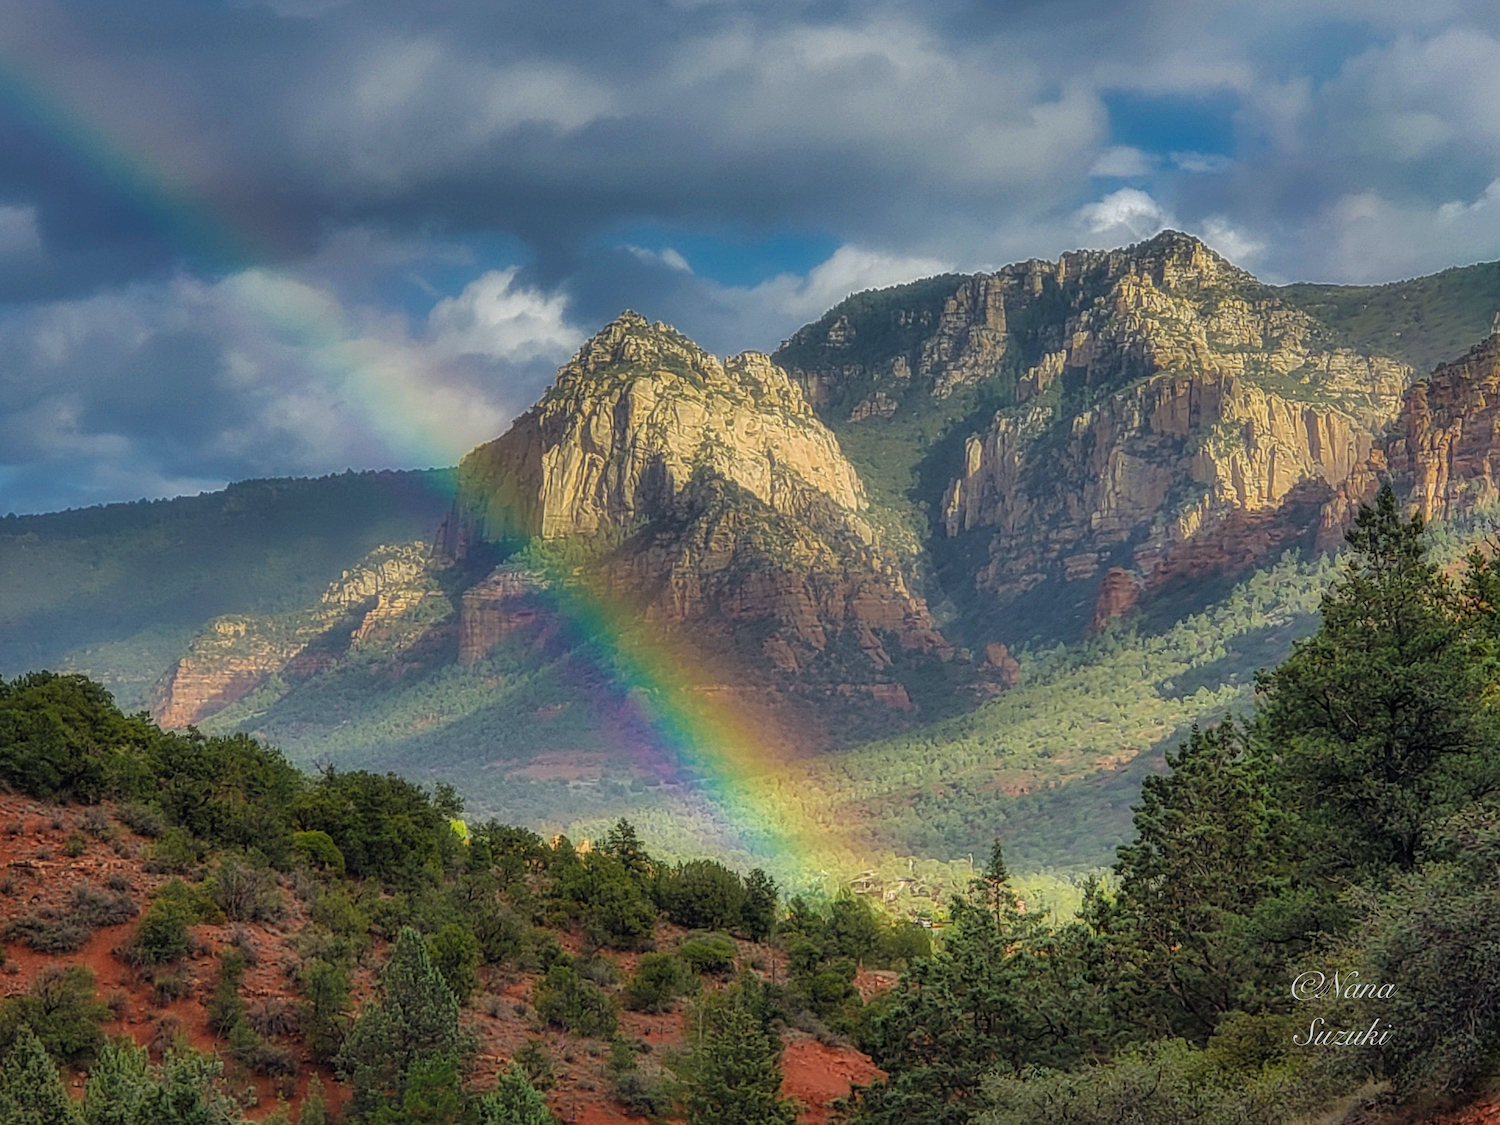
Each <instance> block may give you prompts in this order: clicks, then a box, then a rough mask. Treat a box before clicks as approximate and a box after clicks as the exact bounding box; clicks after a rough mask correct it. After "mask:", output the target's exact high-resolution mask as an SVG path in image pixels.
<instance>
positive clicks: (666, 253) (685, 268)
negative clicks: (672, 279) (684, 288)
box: [622, 244, 693, 273]
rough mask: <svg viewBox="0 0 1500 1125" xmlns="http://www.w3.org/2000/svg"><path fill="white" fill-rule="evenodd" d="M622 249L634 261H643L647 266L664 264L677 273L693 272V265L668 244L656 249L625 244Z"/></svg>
mask: <svg viewBox="0 0 1500 1125" xmlns="http://www.w3.org/2000/svg"><path fill="white" fill-rule="evenodd" d="M622 249H624V250H626V251H627V252H628V253H629V254H630V255H631V257H633V258H635V260H636V261H638V262H644V263H646V265H648V266H666V267H667V268H668V269H669V270H677V271H678V272H679V273H692V272H693V267H692V266H690V265H689V264H688V260H687V259H686V258H684V257H683V256H682V255H681V254H679V253H678V252H677V251H676V250H674V249H672V247H670V246H668V247H667V248H666V249H664V250H661V251H656V250H647V249H646V248H645V247H644V246H631V245H629V244H626V245H625V246H624V247H623V248H622Z"/></svg>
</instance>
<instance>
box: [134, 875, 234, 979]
mask: <svg viewBox="0 0 1500 1125" xmlns="http://www.w3.org/2000/svg"><path fill="white" fill-rule="evenodd" d="M222 919H223V916H222V914H221V913H220V912H219V908H218V907H217V906H216V905H215V904H214V902H213V900H212V899H210V898H208V897H207V896H205V895H204V894H203V893H202V892H201V891H195V890H193V889H192V888H191V887H189V886H188V885H187V884H185V883H183V882H182V881H181V880H180V879H173V880H172V881H171V882H170V883H168V884H167V885H166V886H164V887H162V889H161V890H159V891H157V892H156V899H155V901H153V902H152V903H151V907H150V909H148V910H147V911H146V913H145V915H144V916H143V917H142V918H141V924H140V925H139V926H137V927H136V930H135V936H134V937H133V938H131V940H130V943H129V944H128V945H127V946H126V947H125V948H124V949H123V950H122V951H121V954H122V956H123V957H124V958H125V960H126V961H128V962H129V963H130V964H132V965H136V966H142V965H165V964H168V963H170V962H172V961H176V960H178V959H180V958H181V957H183V956H184V955H186V953H187V951H188V927H189V926H191V925H195V924H197V923H198V922H203V921H222Z"/></svg>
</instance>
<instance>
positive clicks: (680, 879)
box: [657, 859, 745, 930]
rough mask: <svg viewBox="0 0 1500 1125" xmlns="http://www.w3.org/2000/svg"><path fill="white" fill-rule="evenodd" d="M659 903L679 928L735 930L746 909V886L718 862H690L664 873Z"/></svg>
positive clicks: (710, 860)
mask: <svg viewBox="0 0 1500 1125" xmlns="http://www.w3.org/2000/svg"><path fill="white" fill-rule="evenodd" d="M657 902H658V903H659V904H660V905H661V908H662V909H663V910H665V911H666V912H667V916H668V917H670V918H671V919H672V921H674V922H676V923H677V924H678V925H679V926H686V927H688V928H689V929H694V930H735V929H739V926H740V912H741V911H742V910H743V909H744V906H745V884H744V881H743V880H742V879H741V878H740V877H739V875H737V874H736V873H735V872H733V871H731V870H729V868H727V867H725V866H724V865H723V864H722V863H719V862H717V861H716V860H712V859H694V860H689V861H688V862H687V863H679V864H678V865H677V866H676V867H675V868H673V869H672V870H670V871H664V872H662V873H661V878H660V880H659V883H658V891H657Z"/></svg>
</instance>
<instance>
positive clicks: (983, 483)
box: [778, 232, 1412, 603]
mask: <svg viewBox="0 0 1500 1125" xmlns="http://www.w3.org/2000/svg"><path fill="white" fill-rule="evenodd" d="M908 291H909V292H908ZM858 300H859V299H851V302H849V304H851V305H853V304H855V302H856V301H858ZM859 307H860V308H862V309H865V310H866V312H865V314H864V319H861V318H860V317H859V316H851V315H849V314H847V313H840V312H839V310H835V312H834V313H831V314H830V316H838V317H841V318H842V320H843V321H844V322H845V323H844V327H843V328H842V329H841V331H840V332H839V333H837V334H834V333H831V332H830V330H829V328H828V325H827V324H826V323H825V322H826V321H827V319H828V318H825V322H819V323H818V324H817V325H810V326H809V327H808V328H805V329H803V330H802V331H801V332H799V333H798V334H797V335H796V336H794V337H793V339H792V340H791V341H789V342H788V344H787V345H786V347H785V348H784V349H783V351H782V352H778V358H779V359H781V360H782V362H785V363H787V364H789V365H791V366H792V368H793V375H794V377H795V378H796V379H797V380H798V381H799V383H801V384H802V385H803V386H804V387H807V388H810V389H811V391H812V393H814V394H815V395H817V396H818V397H819V398H820V399H821V400H822V401H825V402H827V403H830V404H834V405H836V404H838V403H840V402H842V401H843V399H842V398H841V397H840V396H841V395H842V396H844V397H849V396H851V395H858V396H860V397H861V399H862V401H869V402H874V401H876V398H877V396H879V395H882V394H883V395H885V396H886V397H887V398H888V399H899V401H900V406H899V407H898V408H897V409H896V410H893V411H891V412H890V415H888V416H890V417H893V418H894V420H895V421H897V422H899V421H900V419H901V418H902V411H907V412H909V413H911V414H913V416H916V415H919V414H921V412H923V411H926V412H927V413H928V414H929V415H930V414H931V412H932V411H933V409H934V408H933V406H931V405H930V403H931V402H933V401H934V400H939V399H942V398H944V397H945V396H948V395H952V394H954V393H955V390H956V389H957V388H962V387H965V386H970V385H973V384H975V383H977V382H980V381H983V380H988V381H989V383H988V385H989V386H990V387H991V388H994V389H995V390H996V392H997V393H998V395H999V397H1000V400H1001V402H1002V405H1001V407H1000V408H999V409H998V410H993V409H992V410H991V411H990V413H989V414H988V415H984V416H976V417H975V418H973V419H972V421H971V422H970V423H969V424H971V425H973V426H974V429H973V430H971V431H970V433H969V435H968V437H967V440H966V441H965V442H964V443H963V447H962V452H961V454H960V455H959V457H958V459H957V462H956V463H954V464H953V465H952V467H951V469H950V470H949V473H948V474H947V476H948V480H949V483H948V486H947V488H946V490H945V491H944V492H943V494H942V496H941V498H940V500H939V511H938V512H937V513H936V515H937V519H936V520H935V521H934V522H935V523H936V525H937V526H936V527H935V529H934V530H935V533H936V534H938V535H940V536H944V537H947V538H949V539H956V538H958V537H961V536H966V535H972V534H980V535H985V536H988V537H989V538H990V546H989V550H988V560H987V561H986V562H983V563H982V564H980V565H979V566H978V567H977V570H976V573H975V575H974V582H975V584H976V585H977V587H978V588H979V589H980V590H982V591H986V592H988V594H990V595H992V596H993V597H995V598H996V599H998V600H999V601H1000V602H1001V603H1005V602H1009V601H1013V600H1014V599H1016V598H1018V597H1020V596H1021V595H1023V594H1024V593H1025V592H1026V591H1027V590H1029V589H1031V588H1032V587H1034V586H1036V585H1037V584H1039V583H1042V582H1044V581H1048V580H1061V581H1065V582H1079V581H1090V580H1092V581H1097V580H1098V578H1097V575H1098V573H1099V572H1100V571H1101V570H1105V569H1108V568H1109V567H1110V566H1123V567H1125V568H1127V569H1129V570H1131V571H1133V572H1134V573H1135V574H1137V575H1138V576H1139V577H1140V579H1141V581H1142V582H1143V583H1145V584H1146V585H1147V586H1151V585H1156V584H1160V583H1161V582H1162V581H1164V580H1166V578H1168V577H1171V576H1182V575H1186V574H1191V573H1202V571H1201V570H1200V569H1198V568H1202V567H1207V568H1209V569H1214V568H1217V567H1219V566H1229V565H1240V564H1241V562H1242V561H1243V560H1245V559H1246V557H1247V553H1248V556H1249V561H1252V562H1253V561H1255V559H1257V558H1259V557H1263V556H1261V555H1259V554H1258V552H1260V551H1263V550H1272V549H1275V547H1276V546H1277V545H1279V544H1281V543H1284V542H1285V540H1286V539H1287V538H1288V537H1289V536H1291V535H1292V534H1293V533H1294V531H1295V533H1296V534H1301V533H1302V532H1304V531H1306V529H1307V524H1306V522H1302V523H1301V524H1300V525H1299V524H1297V521H1299V520H1304V521H1305V518H1306V511H1305V509H1307V507H1308V505H1309V504H1311V505H1312V509H1313V511H1314V512H1316V507H1317V504H1318V503H1321V502H1322V501H1323V500H1326V499H1328V498H1329V497H1330V496H1331V495H1333V494H1334V491H1335V490H1336V489H1337V488H1338V487H1339V486H1340V485H1341V484H1342V483H1343V481H1344V480H1345V479H1346V478H1347V477H1348V476H1349V474H1350V473H1351V471H1353V470H1354V469H1355V467H1356V466H1357V465H1360V464H1361V463H1363V462H1364V461H1365V459H1366V458H1367V457H1368V456H1369V455H1370V453H1371V450H1372V449H1373V448H1374V446H1375V444H1376V439H1377V435H1378V434H1379V433H1380V432H1381V430H1382V429H1383V427H1384V426H1385V425H1386V424H1387V423H1388V422H1389V421H1390V420H1391V419H1392V418H1393V417H1394V416H1395V414H1396V412H1397V409H1398V408H1399V405H1400V401H1401V394H1402V391H1403V390H1404V388H1405V387H1406V385H1407V384H1408V382H1409V381H1410V378H1411V375H1412V372H1411V371H1410V369H1409V368H1407V367H1405V366H1404V365H1402V364H1399V363H1397V362H1395V361H1393V360H1389V359H1384V358H1379V357H1370V356H1365V355H1360V354H1357V353H1356V352H1354V351H1352V350H1350V349H1348V348H1344V347H1340V346H1339V345H1338V342H1337V340H1335V339H1334V338H1333V337H1332V335H1331V333H1330V331H1329V330H1327V329H1325V328H1324V327H1323V326H1322V325H1321V324H1320V323H1319V322H1317V321H1315V320H1313V319H1311V318H1310V317H1309V316H1308V315H1306V314H1305V313H1303V312H1300V311H1298V310H1297V309H1295V308H1293V307H1291V306H1290V305H1288V304H1286V303H1284V302H1283V301H1281V300H1280V299H1279V298H1278V297H1277V296H1276V295H1275V293H1274V291H1272V290H1270V289H1268V288H1266V287H1264V286H1262V285H1260V284H1259V283H1258V282H1256V281H1255V279H1254V278H1252V277H1251V276H1250V275H1249V274H1247V273H1245V272H1243V271H1242V270H1239V269H1237V268H1235V267H1234V266H1232V265H1230V264H1229V263H1227V262H1226V261H1224V260H1223V259H1222V258H1220V257H1219V256H1218V255H1217V254H1215V253H1213V251H1211V250H1209V249H1208V248H1207V247H1205V246H1204V245H1203V244H1202V243H1200V242H1198V241H1197V240H1196V239H1193V238H1190V237H1188V236H1186V235H1181V234H1176V233H1174V232H1167V233H1165V234H1163V235H1160V236H1158V237H1156V238H1154V239H1152V240H1150V241H1149V242H1146V243H1142V244H1140V245H1138V246H1134V247H1131V248H1129V249H1127V250H1121V251H1112V252H1109V253H1101V252H1091V251H1083V252H1079V253H1075V254H1065V255H1064V256H1063V257H1062V258H1061V259H1060V260H1059V261H1057V262H1037V261H1031V262H1025V263H1022V264H1020V265H1016V266H1009V267H1006V268H1005V269H1003V270H1001V271H999V272H998V273H996V274H993V275H984V276H980V277H974V278H967V279H960V278H937V279H933V280H932V281H930V282H924V283H920V284H919V285H915V286H910V287H905V288H904V289H902V290H898V291H892V293H891V294H890V295H889V296H888V297H887V298H885V300H884V302H883V303H880V302H875V301H874V300H873V299H871V298H868V297H867V298H866V299H865V302H864V304H863V305H860V306H859ZM870 310H877V311H870ZM877 312H878V315H877ZM880 317H884V318H885V323H883V324H881V325H879V326H878V330H877V324H876V323H875V322H876V321H878V320H879V318H880ZM835 337H837V338H835ZM876 337H878V338H879V339H880V340H881V341H882V344H881V347H883V348H884V349H885V352H886V354H877V351H876V350H873V345H871V347H869V348H866V349H865V350H863V351H861V350H860V347H859V342H860V341H861V340H866V341H869V340H872V339H874V338H876ZM839 340H842V341H843V343H842V344H840V343H839ZM892 351H894V352H895V353H896V354H894V355H892V354H890V352H892ZM855 413H858V411H856V412H855ZM829 416H830V417H833V413H832V412H831V411H830V413H829ZM839 417H840V418H841V419H842V418H844V417H847V418H848V419H850V421H849V422H847V423H845V424H846V425H849V426H851V427H852V426H853V425H854V424H855V423H854V421H853V419H854V417H855V415H854V414H848V415H839ZM859 424H862V425H872V424H876V423H872V422H871V421H869V420H868V415H866V416H865V417H864V418H862V419H861V420H860V422H859ZM1313 494H1316V496H1315V498H1314V496H1313ZM1312 519H1313V521H1314V522H1316V519H1317V517H1316V515H1314V516H1313V517H1312ZM1294 525H1296V526H1294Z"/></svg>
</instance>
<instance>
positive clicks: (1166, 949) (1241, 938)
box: [1107, 720, 1291, 1046]
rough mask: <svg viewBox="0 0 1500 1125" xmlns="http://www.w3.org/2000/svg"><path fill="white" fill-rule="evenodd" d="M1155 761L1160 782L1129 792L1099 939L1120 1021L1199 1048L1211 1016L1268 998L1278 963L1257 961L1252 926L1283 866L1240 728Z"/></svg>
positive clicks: (1261, 780)
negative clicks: (1106, 952)
mask: <svg viewBox="0 0 1500 1125" xmlns="http://www.w3.org/2000/svg"><path fill="white" fill-rule="evenodd" d="M1166 758H1167V765H1168V767H1169V768H1170V771H1171V772H1169V773H1168V774H1166V775H1165V776H1160V777H1148V778H1146V779H1145V781H1144V782H1143V784H1142V786H1141V803H1140V804H1139V805H1137V806H1136V809H1135V829H1136V840H1135V843H1133V844H1130V845H1128V846H1126V847H1122V848H1120V849H1119V856H1120V859H1119V862H1118V863H1117V864H1116V867H1115V870H1116V872H1117V874H1118V875H1119V878H1120V893H1119V902H1118V909H1117V910H1115V911H1114V912H1113V913H1112V914H1111V922H1110V924H1108V926H1107V928H1108V929H1109V936H1110V938H1111V940H1112V941H1113V942H1114V943H1115V947H1116V954H1117V958H1118V960H1119V962H1120V963H1121V972H1120V978H1119V981H1118V984H1119V986H1120V988H1121V989H1123V991H1124V995H1123V996H1122V1003H1124V1004H1128V1005H1129V1007H1130V1009H1131V1011H1130V1013H1128V1014H1127V1013H1124V1012H1122V1013H1121V1018H1122V1019H1125V1018H1129V1019H1130V1020H1132V1021H1133V1022H1134V1023H1135V1024H1136V1026H1137V1027H1138V1028H1139V1029H1140V1030H1141V1031H1143V1032H1146V1033H1148V1034H1151V1035H1157V1036H1164V1037H1165V1036H1178V1035H1180V1036H1184V1037H1186V1038H1188V1039H1190V1040H1192V1041H1194V1042H1195V1043H1197V1044H1198V1045H1200V1046H1201V1045H1202V1044H1203V1043H1204V1042H1206V1041H1207V1039H1208V1037H1209V1035H1211V1034H1212V1033H1213V1030H1214V1027H1215V1026H1216V1025H1217V1023H1218V1021H1219V1019H1220V1018H1221V1017H1222V1016H1223V1015H1225V1014H1226V1013H1227V1012H1230V1011H1234V1010H1236V1009H1246V1010H1249V1009H1251V1008H1253V1007H1257V1006H1259V1005H1260V1003H1261V1002H1262V1001H1263V999H1264V995H1265V993H1266V991H1267V990H1268V989H1269V988H1270V987H1271V985H1270V983H1269V982H1270V978H1271V977H1272V976H1274V975H1275V973H1276V971H1277V970H1276V962H1277V961H1279V960H1280V956H1279V955H1277V957H1276V958H1273V959H1272V960H1270V961H1268V960H1267V959H1266V957H1264V956H1262V955H1261V954H1260V952H1259V949H1260V946H1259V945H1258V943H1257V941H1256V940H1255V939H1256V938H1257V937H1258V936H1259V934H1260V930H1259V928H1258V927H1257V926H1256V925H1254V924H1253V920H1252V915H1253V913H1254V911H1255V909H1256V907H1257V906H1258V905H1259V904H1260V903H1261V902H1262V900H1263V899H1265V898H1266V897H1267V895H1269V894H1271V893H1272V891H1273V890H1274V889H1275V887H1276V885H1277V884H1276V881H1275V878H1274V876H1275V875H1276V873H1277V871H1278V869H1279V868H1281V867H1284V866H1285V861H1284V860H1282V859H1281V858H1280V850H1279V844H1278V842H1277V841H1276V840H1274V839H1273V838H1272V837H1273V832H1274V819H1275V817H1274V814H1273V812H1272V811H1271V810H1270V808H1269V805H1270V803H1271V802H1270V794H1269V793H1268V791H1267V785H1266V780H1265V776H1264V769H1263V768H1262V765H1261V764H1260V763H1259V762H1257V761H1256V760H1255V759H1254V758H1253V756H1251V755H1250V754H1249V753H1248V752H1247V749H1246V745H1245V738H1244V733H1243V731H1242V730H1241V728H1240V727H1238V726H1237V725H1236V724H1235V723H1234V722H1233V721H1230V720H1226V721H1224V722H1222V723H1220V724H1218V725H1217V726H1211V727H1208V728H1207V729H1199V728H1198V727H1197V726H1194V727H1193V729H1192V733H1191V735H1190V736H1189V737H1188V740H1187V741H1186V742H1184V743H1183V744H1182V745H1181V746H1179V747H1178V749H1177V751H1176V752H1175V753H1173V752H1168V754H1167V756H1166ZM1282 913H1285V911H1284V910H1283V911H1282ZM1287 936H1291V935H1283V937H1287Z"/></svg>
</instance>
